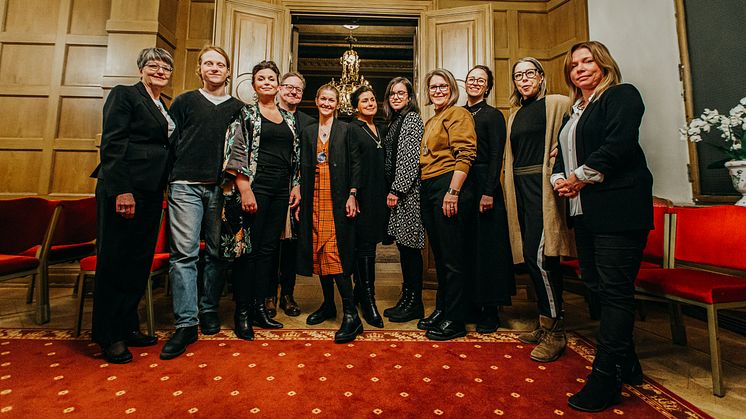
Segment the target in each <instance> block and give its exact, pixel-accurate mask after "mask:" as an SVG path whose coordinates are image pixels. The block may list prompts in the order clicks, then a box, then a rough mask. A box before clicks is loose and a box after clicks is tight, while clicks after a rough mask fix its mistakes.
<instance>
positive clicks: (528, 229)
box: [505, 57, 574, 362]
mask: <svg viewBox="0 0 746 419" xmlns="http://www.w3.org/2000/svg"><path fill="white" fill-rule="evenodd" d="M511 74H512V77H513V92H512V93H511V95H510V103H511V105H513V106H514V108H515V109H513V111H512V112H511V114H510V118H509V119H508V142H507V143H506V145H505V196H506V204H507V210H508V221H509V227H510V239H511V248H512V250H513V259H514V262H515V263H521V262H525V263H526V267H527V269H528V273H529V275H530V277H531V280H532V281H533V283H534V289H535V291H536V298H537V305H538V309H539V327H538V328H536V329H535V330H534V331H532V332H530V333H524V334H521V335H520V336H518V339H520V340H521V341H522V342H524V343H529V344H537V345H538V346H536V347H535V348H534V349H533V351H531V359H533V360H534V361H538V362H551V361H554V360H556V359H557V358H559V357H560V355H562V353H563V352H564V350H565V346H566V345H567V339H566V337H565V329H564V321H563V303H562V272H561V270H560V264H559V263H560V256H565V255H567V256H571V255H573V254H574V242H573V239H572V235H571V234H570V232H569V231H568V229H567V223H566V217H565V215H564V206H565V202H564V199H561V198H559V197H557V195H555V194H554V193H553V190H552V186H551V185H550V183H549V178H550V176H551V174H552V167H553V165H554V159H555V156H556V154H557V134H558V133H559V130H560V127H561V126H562V118H563V116H564V115H565V114H566V113H567V111H568V110H569V109H570V99H569V98H568V97H566V96H561V95H546V90H547V88H546V79H545V77H544V68H543V67H542V65H541V63H540V62H539V61H538V60H537V59H535V58H532V57H526V58H521V59H519V60H518V61H516V63H515V64H513V69H512V72H511Z"/></svg>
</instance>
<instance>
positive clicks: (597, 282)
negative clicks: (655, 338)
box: [573, 216, 649, 365]
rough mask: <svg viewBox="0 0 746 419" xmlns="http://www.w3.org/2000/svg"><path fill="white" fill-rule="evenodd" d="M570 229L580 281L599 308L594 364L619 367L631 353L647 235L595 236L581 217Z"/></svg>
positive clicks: (624, 233)
mask: <svg viewBox="0 0 746 419" xmlns="http://www.w3.org/2000/svg"><path fill="white" fill-rule="evenodd" d="M573 225H574V229H575V241H576V243H577V248H578V262H579V263H580V274H581V277H582V278H583V281H584V282H585V284H586V285H587V286H588V288H589V290H590V291H591V292H592V293H596V295H598V297H599V300H600V305H601V322H600V324H599V330H598V338H597V349H596V360H597V361H598V362H600V363H601V364H603V365H614V364H617V365H618V364H620V363H621V362H623V361H624V360H625V359H626V358H627V357H629V356H631V354H633V353H634V340H633V338H632V331H633V329H634V324H635V279H636V278H637V272H638V271H639V270H640V262H641V261H642V251H643V249H644V248H645V244H646V242H647V237H648V233H649V232H648V231H647V230H632V231H622V232H617V233H594V232H592V231H591V230H589V229H588V228H587V227H586V226H585V224H584V223H583V216H578V217H574V218H573Z"/></svg>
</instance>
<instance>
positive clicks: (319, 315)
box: [306, 275, 337, 326]
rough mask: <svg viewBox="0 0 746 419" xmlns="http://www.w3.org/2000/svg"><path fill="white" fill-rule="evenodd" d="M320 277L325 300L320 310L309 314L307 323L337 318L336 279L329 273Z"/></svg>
mask: <svg viewBox="0 0 746 419" xmlns="http://www.w3.org/2000/svg"><path fill="white" fill-rule="evenodd" d="M319 279H320V281H321V291H322V292H323V293H324V302H323V303H321V307H319V309H318V310H316V311H314V312H313V313H311V314H309V315H308V318H306V324H307V325H311V326H313V325H316V324H319V323H323V322H325V321H327V320H329V319H335V318H337V306H336V305H335V304H334V279H332V277H331V276H327V275H324V276H322V277H321V278H319Z"/></svg>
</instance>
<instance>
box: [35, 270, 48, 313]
mask: <svg viewBox="0 0 746 419" xmlns="http://www.w3.org/2000/svg"><path fill="white" fill-rule="evenodd" d="M37 275H38V276H39V283H38V284H37V286H36V300H37V301H36V304H37V310H36V324H44V323H47V322H49V317H50V312H51V310H50V308H49V275H48V273H47V267H46V266H44V267H42V268H41V269H39V273H38V274H37Z"/></svg>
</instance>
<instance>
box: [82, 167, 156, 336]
mask: <svg viewBox="0 0 746 419" xmlns="http://www.w3.org/2000/svg"><path fill="white" fill-rule="evenodd" d="M133 195H134V198H135V217H134V218H132V219H131V220H127V219H125V218H123V217H122V216H120V215H119V214H117V212H116V196H112V197H107V196H106V191H105V187H104V186H103V185H102V182H101V181H99V183H98V184H97V185H96V205H97V209H96V212H97V213H96V255H97V260H96V276H95V277H94V280H93V281H94V290H93V327H92V335H93V341H94V342H97V343H99V344H101V345H103V346H108V345H111V344H112V343H115V342H119V341H123V340H124V338H125V336H126V334H127V333H129V332H132V331H135V330H139V328H140V321H139V319H138V316H137V306H138V305H139V304H140V299H141V298H142V296H143V294H144V293H145V287H146V285H147V282H148V276H149V275H150V265H151V263H153V253H154V252H155V243H156V241H157V240H158V229H159V225H160V220H161V213H162V209H163V192H162V191H159V192H142V191H135V192H133Z"/></svg>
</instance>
